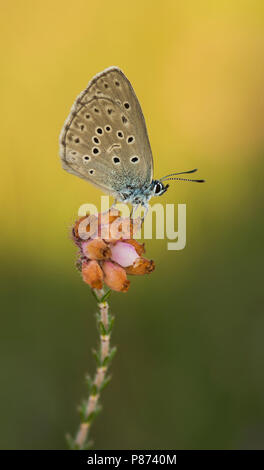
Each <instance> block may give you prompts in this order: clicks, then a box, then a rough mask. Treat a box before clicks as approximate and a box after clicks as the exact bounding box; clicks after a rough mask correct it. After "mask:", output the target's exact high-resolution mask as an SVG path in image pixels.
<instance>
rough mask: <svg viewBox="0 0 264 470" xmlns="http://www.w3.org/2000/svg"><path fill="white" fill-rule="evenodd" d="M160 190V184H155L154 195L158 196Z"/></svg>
mask: <svg viewBox="0 0 264 470" xmlns="http://www.w3.org/2000/svg"><path fill="white" fill-rule="evenodd" d="M161 190H162V185H161V184H160V183H157V184H156V186H155V190H154V193H155V194H159V193H160V192H161Z"/></svg>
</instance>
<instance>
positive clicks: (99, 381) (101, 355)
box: [67, 289, 116, 450]
mask: <svg viewBox="0 0 264 470" xmlns="http://www.w3.org/2000/svg"><path fill="white" fill-rule="evenodd" d="M92 292H93V294H94V297H95V298H96V301H97V306H98V310H99V312H98V313H97V314H96V320H97V326H98V330H99V334H100V343H99V349H98V351H93V353H94V356H95V359H96V363H97V367H96V371H95V374H94V378H93V379H91V378H90V377H89V376H88V377H87V378H86V382H87V385H88V388H89V394H88V398H87V399H86V400H85V401H84V402H83V403H82V405H81V407H80V416H81V423H80V426H79V429H78V431H77V434H76V437H75V439H72V438H71V437H69V436H67V439H68V443H69V446H70V448H71V449H76V450H83V449H89V448H90V447H91V443H90V442H89V434H90V428H91V425H92V423H93V420H94V418H95V417H96V415H97V414H98V412H99V411H100V406H99V399H100V395H101V392H102V390H103V388H104V387H105V386H106V385H107V384H108V383H109V381H110V376H107V374H108V370H109V366H110V363H111V361H112V359H113V357H114V354H115V352H116V348H110V338H111V331H112V328H113V323H114V317H113V316H112V315H111V313H110V311H109V304H108V302H107V301H106V298H108V297H109V295H110V292H111V291H110V292H109V291H108V292H106V293H104V292H103V291H98V290H96V289H93V290H92Z"/></svg>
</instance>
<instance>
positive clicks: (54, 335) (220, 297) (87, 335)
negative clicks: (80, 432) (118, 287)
mask: <svg viewBox="0 0 264 470" xmlns="http://www.w3.org/2000/svg"><path fill="white" fill-rule="evenodd" d="M0 23H1V27H0V35H1V48H2V51H1V62H2V67H1V79H0V80H1V87H0V93H1V116H2V119H1V130H2V141H1V142H2V144H1V145H2V151H1V154H2V157H1V175H2V182H1V199H2V210H1V219H2V220H1V226H2V237H1V250H2V263H1V267H2V269H1V272H2V273H1V283H0V284H1V290H2V294H1V299H2V302H1V304H2V309H1V310H2V314H1V317H2V318H1V341H0V348H1V349H0V361H1V387H0V408H1V409H0V416H1V425H0V447H1V448H2V449H18V448H19V449H58V448H66V444H65V439H64V435H65V433H66V432H71V433H74V432H75V431H76V429H77V426H78V422H79V420H78V415H77V412H76V407H77V405H78V404H79V402H80V399H81V398H84V397H85V393H86V390H85V386H84V380H83V378H84V374H85V372H87V371H90V372H92V371H93V370H94V361H93V358H92V355H91V348H92V347H94V346H95V345H96V344H97V331H96V328H95V318H94V314H95V302H94V299H93V298H92V296H91V293H90V291H89V288H88V286H86V285H85V284H84V283H83V282H82V281H81V278H80V276H79V274H78V272H77V271H76V269H75V267H74V261H75V255H76V253H75V252H76V250H75V247H74V246H73V244H72V242H71V241H70V238H69V227H70V225H71V224H72V222H73V221H74V219H75V218H76V215H77V210H78V208H79V206H80V205H81V204H83V203H85V202H92V203H95V204H99V201H100V195H101V193H100V191H98V190H96V189H94V188H93V187H92V186H90V185H88V184H87V183H86V182H85V181H83V180H81V179H78V178H76V177H74V176H72V175H69V174H67V173H66V172H64V171H63V170H62V169H61V165H60V161H59V157H58V135H59V132H60V130H61V127H62V125H63V122H64V120H65V118H66V116H67V115H68V112H69V109H70V107H71V105H72V103H73V101H74V99H75V98H76V96H77V94H78V93H79V92H80V91H81V90H83V89H84V88H85V87H86V85H87V83H88V81H89V80H90V79H91V77H92V76H93V75H94V74H95V73H97V72H99V71H101V70H103V69H104V68H106V67H108V66H110V65H118V66H119V67H121V68H122V69H123V70H124V72H125V73H126V74H127V76H128V77H129V79H130V80H131V82H132V84H133V86H134V88H135V91H136V93H137V95H138V97H139V100H140V102H141V105H142V108H143V111H144V114H145V117H146V121H147V126H148V131H149V136H150V141H151V145H152V150H153V155H154V161H155V176H156V177H160V176H163V175H165V174H167V173H169V172H171V171H172V170H174V171H176V170H178V171H180V170H185V169H189V168H194V167H198V168H199V170H200V172H199V176H200V177H204V178H205V179H206V180H207V184H205V185H193V184H189V185H188V184H185V183H177V184H176V183H175V184H174V185H173V184H172V185H171V187H170V190H169V191H168V192H167V193H166V194H165V195H164V196H163V199H158V200H156V201H155V202H163V203H164V204H165V203H173V202H174V203H186V204H187V246H186V248H185V249H184V250H183V251H180V252H170V251H167V242H166V240H159V241H148V242H147V256H148V257H150V258H153V259H154V260H155V262H156V271H155V272H154V273H153V274H152V275H151V276H149V277H148V276H145V277H143V278H133V279H132V284H131V288H130V290H129V292H128V293H127V294H122V293H120V294H118V293H114V294H113V295H112V298H111V307H112V311H113V312H114V314H115V316H116V325H115V329H114V334H113V344H116V345H117V346H118V353H117V355H116V357H115V360H114V362H113V366H112V375H113V380H112V382H111V384H110V385H109V386H108V388H107V389H106V390H105V391H104V394H103V413H102V414H101V415H100V416H99V417H98V419H97V420H96V423H95V426H94V428H93V432H92V435H93V438H94V440H95V448H97V449H102V448H104V449H123V448H124V449H125V448H126V449H144V448H147V449H206V448H207V449H211V448H217V449H218V448H226V449H231V448H264V445H263V443H264V402H263V400H264V398H263V397H264V374H263V362H264V344H263V332H264V316H263V258H261V255H262V253H263V249H262V240H263V206H262V202H263V169H264V168H263V167H264V165H263V150H264V128H263V113H264V94H263V82H264V54H263V50H264V4H263V2H261V1H246V0H245V1H243V0H241V1H230V0H229V1H225V0H224V1H216V2H212V1H195V0H189V1H177V0H162V1H161V0H160V1H150V0H143V1H142V0H134V1H133V2H128V1H124V0H123V1H121V0H117V1H116V0H113V1H111V2H108V1H106V0H102V1H101V2H99V3H98V2H92V1H91V0H76V1H75V2H72V1H69V0H63V1H62V0H46V1H45V2H43V1H40V0H38V1H33V0H32V1H30V0H21V1H20V0H15V1H13V2H4V1H3V0H2V2H1V19H0Z"/></svg>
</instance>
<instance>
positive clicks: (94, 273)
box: [73, 210, 155, 292]
mask: <svg viewBox="0 0 264 470" xmlns="http://www.w3.org/2000/svg"><path fill="white" fill-rule="evenodd" d="M140 226H141V219H136V220H134V219H131V218H130V217H127V218H121V217H120V212H119V211H116V210H115V211H108V212H104V213H101V214H98V215H97V216H95V215H92V216H86V217H81V218H80V219H78V220H77V221H76V223H75V224H74V227H73V239H74V241H75V243H76V245H77V246H78V247H79V259H78V266H79V268H80V270H81V272H82V277H83V280H84V282H86V283H87V284H89V285H90V286H91V287H92V288H93V289H102V288H103V283H105V284H106V285H107V286H108V287H109V288H110V289H112V290H115V291H118V292H127V290H128V288H129V285H130V281H129V280H128V279H127V274H129V275H130V274H134V275H143V274H149V273H151V272H152V271H153V270H154V268H155V264H154V261H153V260H148V259H146V258H143V257H142V254H143V253H144V251H145V248H144V244H140V243H139V242H138V241H137V240H135V239H134V238H133V236H134V234H135V233H136V231H137V230H138V229H139V228H140Z"/></svg>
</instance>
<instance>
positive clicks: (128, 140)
mask: <svg viewBox="0 0 264 470" xmlns="http://www.w3.org/2000/svg"><path fill="white" fill-rule="evenodd" d="M134 141H135V137H134V136H133V135H130V136H129V137H128V138H127V143H128V144H132V143H133V142H134Z"/></svg>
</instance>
